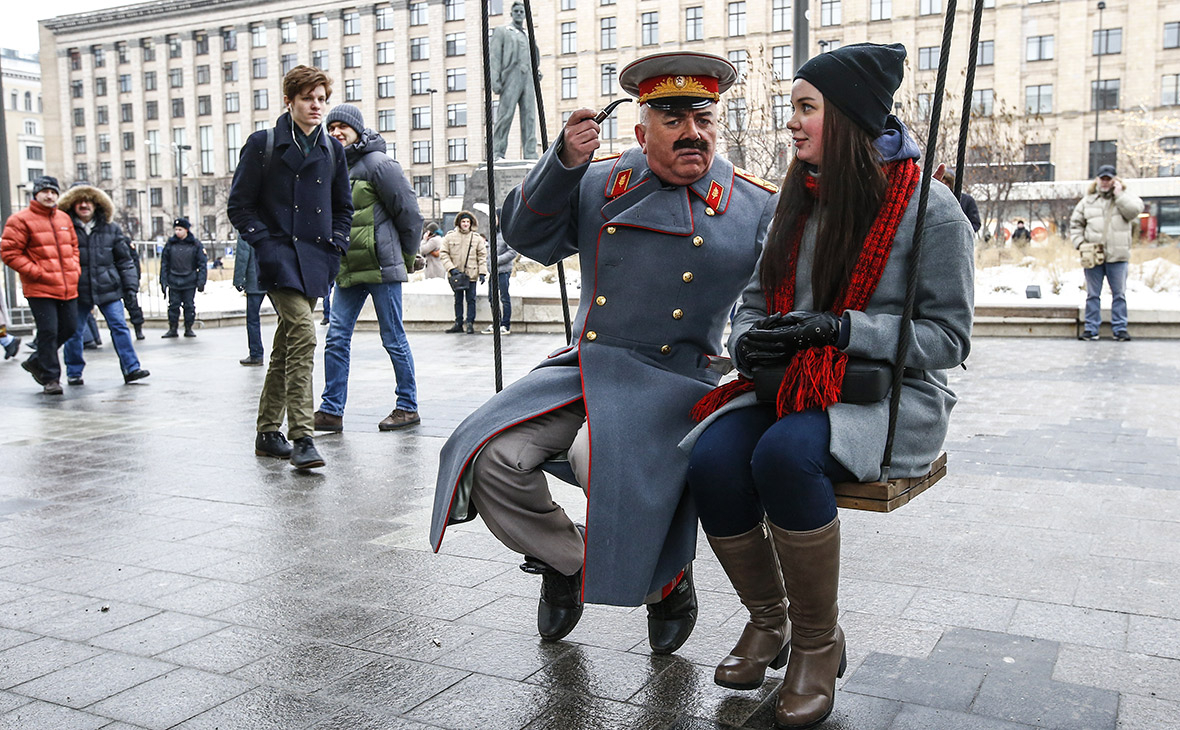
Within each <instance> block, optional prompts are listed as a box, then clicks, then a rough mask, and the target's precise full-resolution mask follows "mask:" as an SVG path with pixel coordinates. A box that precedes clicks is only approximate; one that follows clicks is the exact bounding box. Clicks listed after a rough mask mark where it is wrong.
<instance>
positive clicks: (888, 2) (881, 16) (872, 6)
mask: <svg viewBox="0 0 1180 730" xmlns="http://www.w3.org/2000/svg"><path fill="white" fill-rule="evenodd" d="M892 17H893V0H869V20H889V19H890V18H892Z"/></svg>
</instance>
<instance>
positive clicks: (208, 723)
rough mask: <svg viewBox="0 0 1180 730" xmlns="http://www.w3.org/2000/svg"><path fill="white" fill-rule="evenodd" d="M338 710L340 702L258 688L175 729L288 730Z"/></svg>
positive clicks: (270, 688) (269, 688)
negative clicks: (232, 729)
mask: <svg viewBox="0 0 1180 730" xmlns="http://www.w3.org/2000/svg"><path fill="white" fill-rule="evenodd" d="M339 709H340V705H339V703H336V702H329V701H327V700H324V699H322V698H319V697H308V696H306V695H300V694H294V693H291V692H285V691H283V690H278V689H274V688H273V687H258V688H257V689H252V690H250V691H249V692H246V693H244V694H240V695H238V696H237V697H235V698H233V699H232V700H229V701H227V702H224V703H222V704H220V705H218V706H217V707H214V708H213V709H211V710H206V711H205V712H202V713H201V714H199V715H197V716H196V717H194V718H192V719H190V720H186V721H185V722H182V723H181V724H180V725H177V726H176V727H177V728H178V730H226V729H227V728H235V727H237V728H250V729H251V730H267V729H268V728H273V729H274V730H288V728H295V727H304V726H306V725H308V724H310V723H313V722H315V721H316V720H318V719H321V718H323V717H324V716H326V715H329V714H331V713H332V712H334V711H337V710H339Z"/></svg>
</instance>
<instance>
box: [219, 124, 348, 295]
mask: <svg viewBox="0 0 1180 730" xmlns="http://www.w3.org/2000/svg"><path fill="white" fill-rule="evenodd" d="M271 132H272V133H273V135H274V149H273V151H272V153H271V155H270V156H269V158H268V157H267V154H266V148H267V144H266V138H267V134H268V133H267V130H259V131H257V132H255V133H254V134H251V135H250V137H249V138H248V139H247V140H246V144H245V146H243V147H242V154H241V159H240V160H239V162H238V167H237V170H235V171H234V181H233V186H232V187H231V188H230V192H229V205H228V206H227V212H228V213H229V220H230V222H231V223H232V224H233V226H234V228H236V229H237V230H238V233H239V234H240V235H241V236H242V238H244V239H246V240H247V241H248V242H249V243H250V245H252V246H253V247H254V252H255V253H256V254H257V255H258V283H259V285H260V286H262V288H264V289H266V290H267V291H271V290H273V289H280V288H289V289H294V290H296V291H299V292H302V293H303V295H304V296H306V297H324V296H327V294H328V285H329V284H330V283H331V282H332V279H333V278H334V277H335V276H336V272H337V271H338V267H339V265H340V254H341V252H343V251H345V250H347V249H348V241H349V227H350V226H351V224H352V196H351V195H350V194H349V186H348V163H347V162H345V160H344V148H343V147H341V146H340V143H339V142H338V141H336V140H335V139H334V138H332V137H331V136H330V135H328V134H327V133H326V132H324V130H323V129H322V128H319V129H316V130H313V131H312V135H313V136H314V140H313V145H312V148H311V150H310V151H309V152H308V154H306V155H304V154H303V151H302V150H300V149H299V145H298V144H297V143H296V142H295V137H294V133H293V131H292V121H291V115H290V113H284V114H283V115H282V116H280V117H279V119H278V121H277V122H276V123H275V126H274V128H273V129H272V130H271ZM329 149H331V152H329Z"/></svg>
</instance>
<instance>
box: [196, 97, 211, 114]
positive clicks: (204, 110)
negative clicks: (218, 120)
mask: <svg viewBox="0 0 1180 730" xmlns="http://www.w3.org/2000/svg"><path fill="white" fill-rule="evenodd" d="M212 113H213V97H211V96H198V97H197V116H199V117H207V116H209V115H210V114H212Z"/></svg>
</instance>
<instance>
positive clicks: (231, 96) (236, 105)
mask: <svg viewBox="0 0 1180 730" xmlns="http://www.w3.org/2000/svg"><path fill="white" fill-rule="evenodd" d="M225 111H226V112H236V111H241V104H240V102H239V101H238V92H236V91H231V92H229V93H228V94H226V95H225Z"/></svg>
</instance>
